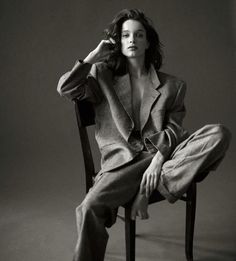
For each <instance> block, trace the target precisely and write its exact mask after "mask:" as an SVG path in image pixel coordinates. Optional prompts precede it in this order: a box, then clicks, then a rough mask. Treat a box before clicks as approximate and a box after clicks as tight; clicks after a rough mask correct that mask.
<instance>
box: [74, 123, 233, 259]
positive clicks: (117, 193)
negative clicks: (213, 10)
mask: <svg viewBox="0 0 236 261" xmlns="http://www.w3.org/2000/svg"><path fill="white" fill-rule="evenodd" d="M229 140H230V133H229V131H228V130H227V129H225V128H224V127H223V126H222V125H206V126H205V127H203V128H201V129H199V130H198V131H196V132H195V133H193V134H192V135H191V136H190V137H189V138H188V139H186V140H185V141H183V142H182V143H180V144H179V145H178V146H177V147H176V149H175V151H174V152H173V153H172V155H171V156H170V159H169V160H167V161H166V162H165V163H164V164H163V168H162V172H161V176H160V179H159V185H158V188H157V189H158V191H159V192H160V193H161V194H162V195H163V196H164V197H165V198H166V199H167V200H168V201H169V202H175V201H176V200H177V199H178V198H179V197H181V196H182V194H184V193H185V192H186V190H187V188H188V186H189V185H190V184H191V182H192V181H193V179H194V178H195V177H196V175H197V174H198V173H200V172H202V171H209V170H212V169H215V168H216V166H217V164H219V162H220V161H221V160H222V159H223V157H224V155H225V152H226V150H227V148H228V145H229ZM152 157H153V154H150V153H148V152H142V153H141V154H140V155H139V156H138V157H137V158H135V159H134V160H133V161H132V162H130V163H128V164H127V165H125V166H123V167H121V168H118V169H116V170H114V171H110V172H106V173H103V174H102V176H101V177H99V179H97V181H96V182H95V184H94V186H93V188H92V189H91V190H90V191H89V193H88V194H87V195H86V197H85V199H84V201H83V202H82V203H81V205H80V206H78V207H77V209H76V217H77V228H78V241H77V244H76V249H75V256H74V261H103V260H104V255H105V249H106V245H107V240H108V233H107V231H106V227H110V226H111V225H113V224H114V223H115V220H116V212H117V208H118V207H119V206H121V205H123V204H125V203H127V202H128V201H130V200H131V199H132V198H133V197H134V196H135V194H136V192H137V190H138V188H139V184H140V181H141V179H142V174H143V173H144V171H145V170H146V168H147V167H148V166H149V164H150V162H151V160H152Z"/></svg>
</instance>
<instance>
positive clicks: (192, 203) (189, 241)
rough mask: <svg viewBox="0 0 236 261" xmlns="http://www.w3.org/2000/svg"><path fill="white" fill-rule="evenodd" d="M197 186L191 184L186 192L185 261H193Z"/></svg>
mask: <svg viewBox="0 0 236 261" xmlns="http://www.w3.org/2000/svg"><path fill="white" fill-rule="evenodd" d="M196 193H197V185H196V183H195V182H194V183H192V184H191V186H190V188H189V189H188V191H187V201H186V228H185V255H186V259H187V261H193V235H194V224H195V213H196Z"/></svg>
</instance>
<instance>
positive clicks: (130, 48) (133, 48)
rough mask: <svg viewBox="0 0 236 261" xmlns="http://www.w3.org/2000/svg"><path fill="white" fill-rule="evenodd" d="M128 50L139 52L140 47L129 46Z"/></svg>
mask: <svg viewBox="0 0 236 261" xmlns="http://www.w3.org/2000/svg"><path fill="white" fill-rule="evenodd" d="M128 49H129V50H137V49H138V47H137V46H129V47H128Z"/></svg>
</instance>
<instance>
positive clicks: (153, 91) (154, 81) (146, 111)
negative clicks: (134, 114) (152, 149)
mask: <svg viewBox="0 0 236 261" xmlns="http://www.w3.org/2000/svg"><path fill="white" fill-rule="evenodd" d="M150 80H151V81H150V84H149V85H147V86H145V89H144V93H143V99H142V103H141V108H140V128H141V131H142V130H143V128H144V126H145V124H146V123H147V120H148V117H149V115H150V111H151V108H152V105H153V103H154V102H155V101H156V100H157V98H158V97H159V96H160V94H161V93H160V92H159V91H158V90H157V88H158V87H159V86H160V81H159V78H158V76H157V72H156V70H155V69H154V67H153V66H151V68H150Z"/></svg>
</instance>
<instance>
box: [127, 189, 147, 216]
mask: <svg viewBox="0 0 236 261" xmlns="http://www.w3.org/2000/svg"><path fill="white" fill-rule="evenodd" d="M147 210H148V198H147V197H146V195H145V193H144V194H140V193H138V194H137V195H136V197H135V200H134V202H133V204H132V208H131V219H132V220H135V219H136V216H139V217H140V218H141V219H148V218H149V215H148V211H147Z"/></svg>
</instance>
